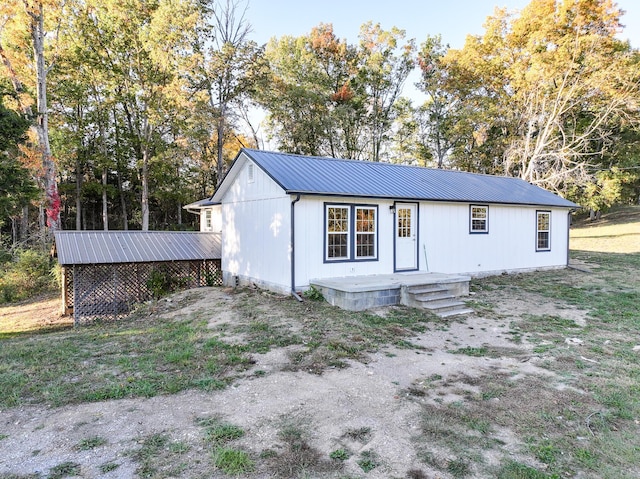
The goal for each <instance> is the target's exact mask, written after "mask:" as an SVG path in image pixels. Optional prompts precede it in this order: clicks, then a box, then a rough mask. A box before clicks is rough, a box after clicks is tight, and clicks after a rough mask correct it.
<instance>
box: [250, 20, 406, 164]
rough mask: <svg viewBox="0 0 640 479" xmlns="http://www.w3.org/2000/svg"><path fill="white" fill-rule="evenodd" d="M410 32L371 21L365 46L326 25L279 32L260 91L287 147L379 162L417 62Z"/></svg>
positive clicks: (271, 44)
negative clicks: (286, 33) (302, 32)
mask: <svg viewBox="0 0 640 479" xmlns="http://www.w3.org/2000/svg"><path fill="white" fill-rule="evenodd" d="M403 39H404V32H403V31H401V30H398V29H396V28H393V29H392V30H390V31H388V32H387V31H384V30H382V29H381V28H380V25H373V24H371V23H368V24H365V25H363V26H362V29H361V33H360V44H359V45H350V44H348V43H347V42H346V41H345V40H341V39H339V38H338V37H337V36H336V35H335V33H334V32H333V27H332V26H331V25H326V24H320V25H319V26H317V27H315V28H313V29H312V31H311V32H310V33H309V34H308V35H303V36H301V37H297V38H295V37H289V36H285V37H281V38H280V39H272V40H271V41H270V42H269V43H268V44H267V47H266V51H265V56H266V60H267V63H268V66H267V68H268V73H267V75H266V79H265V81H264V82H263V83H262V85H261V88H260V89H258V90H257V92H256V97H255V98H256V101H257V102H258V103H259V104H260V105H261V106H262V107H263V108H265V109H266V110H267V111H268V122H269V125H270V132H271V134H272V135H273V136H274V137H276V138H277V139H278V141H279V143H280V148H281V149H283V150H285V151H290V152H293V153H303V154H310V155H327V156H333V157H345V158H353V159H362V158H366V159H370V160H375V161H378V160H380V159H381V158H382V157H383V156H385V154H386V153H388V152H385V149H388V146H389V145H390V143H391V132H392V128H393V120H394V114H395V112H396V109H395V108H394V105H395V104H396V102H397V100H398V99H399V94H400V91H401V89H402V85H403V83H404V81H405V80H406V78H407V75H408V74H409V72H410V70H411V68H412V65H413V63H412V59H411V57H412V54H413V51H414V46H413V41H409V42H407V43H406V44H401V42H402V40H403Z"/></svg>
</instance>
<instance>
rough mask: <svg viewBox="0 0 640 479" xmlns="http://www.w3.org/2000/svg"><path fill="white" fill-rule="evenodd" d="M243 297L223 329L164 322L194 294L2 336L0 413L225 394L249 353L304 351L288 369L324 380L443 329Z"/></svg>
mask: <svg viewBox="0 0 640 479" xmlns="http://www.w3.org/2000/svg"><path fill="white" fill-rule="evenodd" d="M236 294H237V296H236V298H237V299H238V301H235V302H234V304H235V306H234V307H233V311H232V312H233V314H234V317H235V318H236V320H235V321H234V322H233V323H232V324H225V325H219V326H217V327H216V328H209V327H208V319H209V318H210V317H211V315H212V314H215V312H211V311H206V312H204V311H194V312H190V313H187V314H184V315H179V314H178V315H175V314H174V315H168V314H166V313H167V311H176V312H179V310H180V308H188V307H189V305H190V304H193V303H194V301H195V300H197V299H198V298H199V297H200V295H199V294H198V293H197V292H196V293H193V294H192V295H191V296H189V295H186V296H184V299H182V300H181V301H176V302H175V303H167V302H166V301H159V302H152V303H150V304H147V305H144V306H143V307H141V308H140V309H139V310H138V311H136V312H135V313H134V314H132V315H131V316H130V317H129V318H125V319H123V320H119V321H113V322H95V323H93V324H88V325H85V326H82V327H79V328H75V329H73V328H70V327H67V328H63V329H54V330H51V329H43V330H37V331H29V332H23V333H16V332H15V331H12V332H10V333H3V332H2V331H0V341H1V342H2V347H0V390H2V391H3V394H2V395H1V396H0V407H13V406H17V405H24V404H48V405H51V406H60V405H63V404H70V403H80V402H92V401H104V400H109V399H121V398H131V397H152V396H156V395H159V394H174V393H177V392H179V391H183V390H185V389H200V390H204V391H210V390H216V389H221V388H225V387H226V386H227V385H228V384H229V382H230V381H232V380H233V379H235V378H237V377H238V376H242V375H243V373H244V371H246V370H247V369H249V368H251V367H252V365H253V362H254V361H253V359H252V354H259V353H266V352H268V351H269V350H270V349H272V348H275V347H285V346H290V345H300V346H301V348H299V349H298V350H296V352H295V353H293V354H292V357H291V365H290V369H292V370H306V371H310V372H313V373H315V374H321V373H322V372H323V371H324V370H326V369H327V368H332V367H333V368H343V367H346V366H347V364H348V363H347V361H348V360H362V359H364V358H365V357H366V354H367V353H369V352H372V351H376V350H377V349H378V348H380V347H382V346H384V345H386V344H394V343H402V344H403V345H404V346H405V347H412V346H411V345H410V343H408V342H406V341H405V340H404V338H406V337H408V336H410V335H412V334H415V332H417V331H424V330H425V329H428V328H429V327H430V326H431V325H433V324H440V323H439V321H440V320H439V319H437V318H435V317H433V316H430V315H429V314H428V313H422V312H420V311H415V310H412V309H409V308H400V307H398V308H392V309H390V310H389V313H388V315H387V317H386V318H382V317H380V316H377V315H374V314H371V313H367V312H362V313H353V312H348V311H342V310H339V309H338V308H334V307H332V306H330V305H328V304H327V303H324V302H316V301H310V302H306V303H302V304H301V303H298V302H297V301H295V300H293V299H291V298H283V297H281V296H277V295H265V294H261V293H259V292H254V291H249V290H247V291H240V292H238V293H236ZM168 305H169V306H168ZM224 309H226V304H221V305H220V311H222V310H224ZM274 312H275V313H274ZM167 316H168V317H167ZM150 318H153V319H152V320H151V319H150Z"/></svg>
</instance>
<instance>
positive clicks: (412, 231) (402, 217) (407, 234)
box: [395, 203, 418, 271]
mask: <svg viewBox="0 0 640 479" xmlns="http://www.w3.org/2000/svg"><path fill="white" fill-rule="evenodd" d="M395 218H396V221H395V223H396V224H395V230H396V232H395V247H396V264H395V270H396V271H410V270H416V269H418V238H417V234H418V205H416V204H415V203H396V216H395Z"/></svg>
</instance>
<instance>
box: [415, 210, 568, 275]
mask: <svg viewBox="0 0 640 479" xmlns="http://www.w3.org/2000/svg"><path fill="white" fill-rule="evenodd" d="M537 209H540V210H547V211H548V210H550V211H551V212H552V213H551V251H545V252H537V251H536V210H537ZM567 219H568V218H567V210H566V209H552V208H535V207H523V206H503V205H489V233H488V234H470V233H469V204H454V203H422V204H421V206H420V254H421V255H422V256H421V259H423V258H424V248H425V247H426V250H427V259H428V267H429V271H434V272H441V273H472V274H473V273H476V274H477V273H487V272H499V271H509V270H517V269H530V268H543V267H552V266H563V265H565V264H566V262H567ZM420 269H421V270H425V269H426V268H425V262H424V261H422V262H421V268H420Z"/></svg>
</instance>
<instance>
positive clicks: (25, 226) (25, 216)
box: [20, 205, 29, 241]
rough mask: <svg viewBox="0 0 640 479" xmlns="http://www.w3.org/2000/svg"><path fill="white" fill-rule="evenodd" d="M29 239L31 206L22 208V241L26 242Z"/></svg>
mask: <svg viewBox="0 0 640 479" xmlns="http://www.w3.org/2000/svg"><path fill="white" fill-rule="evenodd" d="M28 237H29V205H24V206H23V207H22V217H21V218H20V241H26V240H27V238H28Z"/></svg>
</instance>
